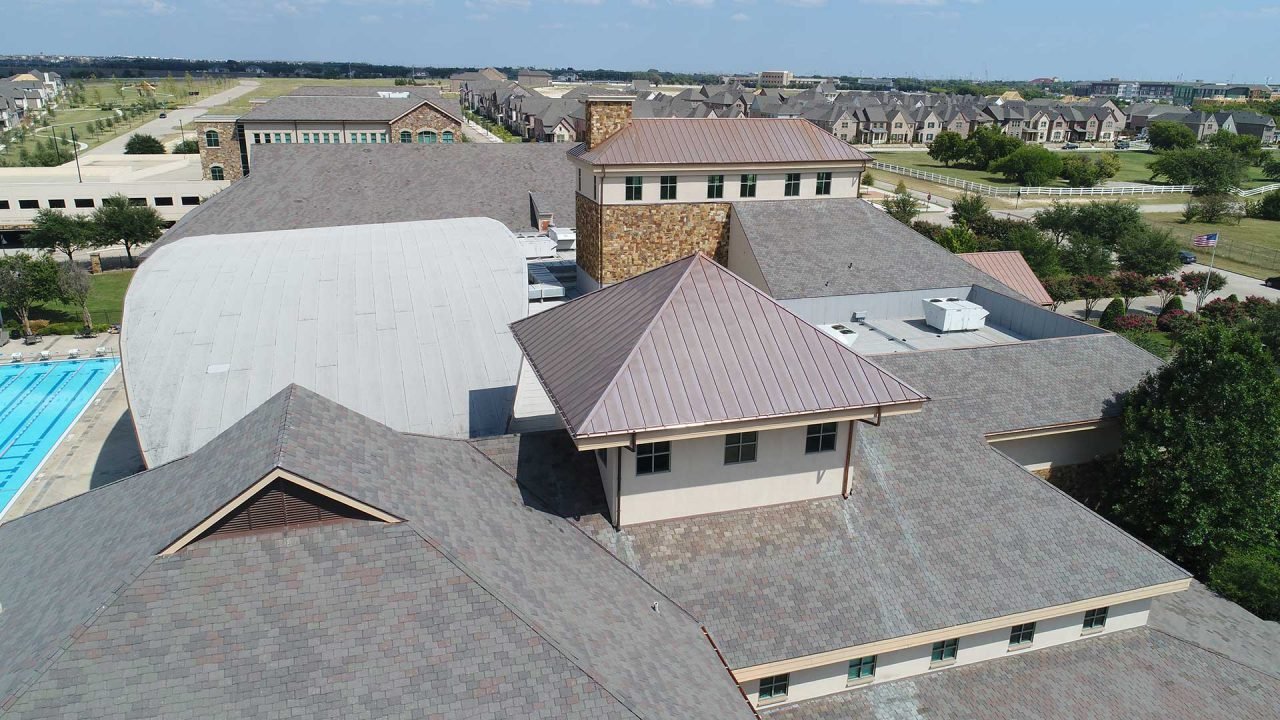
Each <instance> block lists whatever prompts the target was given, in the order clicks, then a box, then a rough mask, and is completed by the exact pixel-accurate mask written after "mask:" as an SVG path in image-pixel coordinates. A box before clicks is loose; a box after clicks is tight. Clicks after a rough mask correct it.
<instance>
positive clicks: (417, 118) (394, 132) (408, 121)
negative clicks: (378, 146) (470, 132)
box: [387, 105, 462, 143]
mask: <svg viewBox="0 0 1280 720" xmlns="http://www.w3.org/2000/svg"><path fill="white" fill-rule="evenodd" d="M401 130H408V131H409V132H410V133H412V134H413V136H414V137H413V139H414V142H417V141H418V131H419V130H434V131H435V133H436V136H437V137H439V135H440V133H442V132H444V131H445V130H449V131H451V132H452V133H453V134H454V137H455V138H456V137H457V136H458V135H459V134H461V133H462V127H461V125H459V123H458V121H457V120H454V119H453V118H451V117H449V116H448V115H445V114H444V113H442V112H440V111H438V110H436V109H435V108H433V107H431V106H430V105H423V106H422V107H419V108H418V109H417V110H414V111H413V112H411V113H409V114H408V115H405V116H404V117H402V118H400V119H398V120H396V121H395V122H393V123H391V130H390V133H391V134H390V135H389V136H388V137H387V140H388V141H389V142H393V143H398V142H400V131H401ZM455 142H462V141H461V140H455Z"/></svg>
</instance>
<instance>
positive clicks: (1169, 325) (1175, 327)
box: [1156, 310, 1196, 337]
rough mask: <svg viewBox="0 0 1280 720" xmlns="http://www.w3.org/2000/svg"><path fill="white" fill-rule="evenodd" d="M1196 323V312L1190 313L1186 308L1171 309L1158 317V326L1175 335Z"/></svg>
mask: <svg viewBox="0 0 1280 720" xmlns="http://www.w3.org/2000/svg"><path fill="white" fill-rule="evenodd" d="M1195 324H1196V316H1195V313H1189V312H1187V311H1186V310H1170V311H1169V312H1166V313H1161V315H1160V317H1158V318H1156V328H1158V329H1159V330H1161V331H1163V332H1167V333H1169V334H1170V335H1173V336H1175V337H1177V336H1178V335H1179V334H1180V333H1184V332H1186V331H1187V330H1188V329H1190V328H1191V327H1192V326H1193V325H1195Z"/></svg>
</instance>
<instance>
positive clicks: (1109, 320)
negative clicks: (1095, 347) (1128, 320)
mask: <svg viewBox="0 0 1280 720" xmlns="http://www.w3.org/2000/svg"><path fill="white" fill-rule="evenodd" d="M1128 313H1129V308H1128V307H1127V303H1125V301H1124V298H1112V300H1111V302H1109V303H1107V308H1106V309H1105V310H1103V311H1102V315H1100V316H1099V317H1098V327H1100V328H1102V329H1103V330H1114V329H1115V328H1116V321H1117V320H1119V319H1120V318H1122V317H1124V316H1125V315H1127V314H1128Z"/></svg>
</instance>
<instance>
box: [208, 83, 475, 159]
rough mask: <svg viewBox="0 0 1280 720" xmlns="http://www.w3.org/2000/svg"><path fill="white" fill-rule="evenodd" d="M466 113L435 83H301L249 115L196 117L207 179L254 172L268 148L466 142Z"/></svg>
mask: <svg viewBox="0 0 1280 720" xmlns="http://www.w3.org/2000/svg"><path fill="white" fill-rule="evenodd" d="M462 122H463V121H462V117H461V114H460V112H459V111H458V109H457V108H456V107H455V106H452V104H451V103H449V102H446V101H445V100H444V99H443V98H442V97H440V94H439V92H438V91H436V90H434V89H429V88H408V89H401V88H385V87H302V88H299V89H297V90H295V91H294V92H292V93H290V94H288V95H282V96H280V97H278V98H275V99H272V100H270V101H268V102H266V103H263V104H261V105H259V106H257V107H255V108H253V109H252V110H250V111H249V112H248V113H246V114H244V115H241V116H237V117H232V116H212V115H203V116H201V117H199V118H197V119H196V131H197V141H198V143H199V145H200V159H201V165H202V167H203V169H204V177H205V179H207V180H237V179H239V178H241V177H244V176H245V175H247V174H248V173H249V169H250V166H251V164H252V162H253V154H254V150H255V149H256V148H257V147H261V146H262V145H271V144H275V145H281V144H283V145H295V144H296V145H345V144H360V145H369V144H373V145H378V144H381V145H385V144H389V143H394V144H428V145H429V144H435V143H444V144H450V143H454V142H460V135H461V133H462Z"/></svg>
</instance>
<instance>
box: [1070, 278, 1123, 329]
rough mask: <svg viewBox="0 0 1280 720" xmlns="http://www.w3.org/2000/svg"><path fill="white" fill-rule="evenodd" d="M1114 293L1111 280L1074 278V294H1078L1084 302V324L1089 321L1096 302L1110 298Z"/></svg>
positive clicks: (1114, 289)
mask: <svg viewBox="0 0 1280 720" xmlns="http://www.w3.org/2000/svg"><path fill="white" fill-rule="evenodd" d="M1115 291H1116V287H1115V284H1114V283H1112V282H1111V278H1108V277H1102V276H1100V275H1081V276H1079V277H1077V278H1076V292H1077V293H1079V294H1080V299H1081V300H1084V319H1085V322H1088V321H1089V316H1090V315H1092V314H1093V309H1094V308H1095V307H1097V305H1098V301H1100V300H1102V298H1105V297H1111V296H1112V295H1114V294H1115Z"/></svg>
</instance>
